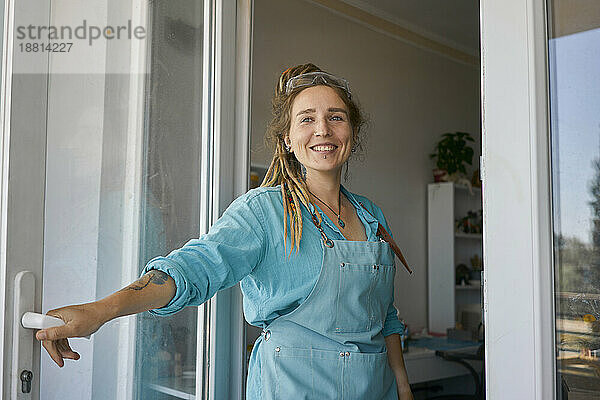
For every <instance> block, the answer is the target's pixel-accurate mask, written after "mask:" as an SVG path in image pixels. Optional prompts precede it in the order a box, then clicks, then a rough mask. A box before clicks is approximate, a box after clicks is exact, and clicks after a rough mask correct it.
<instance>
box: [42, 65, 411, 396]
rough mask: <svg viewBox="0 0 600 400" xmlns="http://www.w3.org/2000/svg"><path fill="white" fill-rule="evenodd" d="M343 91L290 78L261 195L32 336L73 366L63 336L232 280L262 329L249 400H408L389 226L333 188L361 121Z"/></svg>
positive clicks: (335, 82) (283, 81)
mask: <svg viewBox="0 0 600 400" xmlns="http://www.w3.org/2000/svg"><path fill="white" fill-rule="evenodd" d="M288 82H296V85H294V84H288ZM344 82H345V81H343V80H341V79H339V78H336V77H334V76H332V75H330V74H328V73H324V72H322V71H320V70H319V69H318V68H317V67H316V66H314V65H312V64H306V65H300V66H297V67H293V68H290V69H288V70H287V71H285V72H284V73H283V74H282V76H281V78H280V79H279V83H278V87H277V91H276V95H275V99H274V101H273V106H274V107H273V108H274V117H273V121H272V122H271V124H270V125H269V129H268V132H267V135H268V137H270V138H271V139H273V140H274V142H275V153H274V155H273V161H272V163H271V166H270V167H269V170H268V172H267V175H266V178H265V180H264V182H263V185H262V187H260V188H257V189H253V190H250V191H249V192H247V193H246V194H245V195H243V196H240V197H239V198H237V199H236V200H235V201H234V202H233V203H232V204H231V205H230V206H229V207H228V208H227V210H226V211H225V212H224V213H223V215H222V216H221V218H219V219H218V220H217V221H216V222H215V223H214V225H213V226H212V227H211V228H210V230H209V232H208V233H207V234H205V235H202V236H201V237H200V238H198V239H192V240H189V241H188V242H187V243H186V244H185V245H184V246H183V247H181V248H180V249H176V250H173V251H172V252H171V253H170V254H169V255H167V256H165V257H162V256H161V257H156V258H154V259H153V260H151V261H150V262H149V263H148V264H147V265H146V266H145V268H144V271H143V274H145V275H144V276H142V278H141V279H140V280H139V281H138V282H135V283H134V284H132V285H130V286H129V287H127V288H125V289H123V290H121V291H119V292H117V293H114V294H112V295H110V296H108V297H107V298H105V299H103V300H99V301H97V302H94V303H89V304H85V305H82V306H79V307H78V306H69V307H63V308H61V309H57V310H52V311H50V312H49V314H51V315H54V316H56V317H59V318H61V319H63V320H64V321H66V325H65V326H64V327H60V328H51V329H48V330H43V331H40V332H39V333H38V335H37V337H38V339H40V340H43V341H44V346H45V347H46V349H47V350H48V352H49V353H50V354H51V355H52V356H53V359H54V360H55V361H56V362H57V364H59V365H60V364H62V362H63V361H62V358H78V355H77V354H75V353H74V352H72V351H71V350H70V347H69V344H68V342H67V341H66V340H64V339H65V338H67V337H75V336H81V335H82V334H90V333H93V332H94V331H95V330H97V329H98V327H100V326H101V325H103V324H104V323H106V322H107V321H109V320H111V319H113V318H116V317H118V316H121V315H128V314H132V313H136V312H141V311H144V310H149V309H150V310H151V312H152V313H153V314H156V315H168V314H173V313H176V312H178V311H180V310H181V309H183V308H184V307H185V306H191V305H200V304H202V303H205V302H206V301H208V300H209V299H210V298H212V297H213V296H214V295H215V294H216V293H217V292H218V291H220V290H223V289H226V288H229V287H231V286H233V285H235V284H236V283H238V282H239V283H240V289H241V291H242V294H243V296H244V316H245V318H246V320H247V321H248V323H250V324H251V325H254V326H258V327H261V328H262V332H263V333H262V334H261V336H260V337H258V338H257V340H256V342H255V343H254V346H253V348H252V353H251V356H250V362H249V368H248V382H247V387H246V390H247V393H246V398H247V399H248V400H257V399H264V400H274V399H288V398H317V399H336V398H339V395H340V394H341V393H348V396H349V397H351V398H355V399H366V398H369V399H378V400H396V399H401V400H412V394H411V391H410V386H409V383H408V378H407V375H406V370H405V367H404V361H403V356H402V349H401V347H400V336H399V334H401V333H403V331H404V325H403V324H402V323H401V322H400V321H399V320H398V317H397V311H396V309H395V307H394V305H393V302H394V275H395V273H396V266H395V263H394V253H393V252H392V248H391V247H390V244H389V242H392V243H393V240H391V239H390V238H389V237H387V236H385V234H384V232H385V231H386V230H389V227H388V225H387V222H386V219H385V217H384V215H383V212H382V211H381V209H380V208H379V207H377V206H376V205H375V204H374V203H372V202H371V201H370V200H369V199H367V198H365V197H363V196H359V195H355V194H352V193H350V192H349V191H347V190H346V189H345V188H344V187H343V186H342V185H341V172H342V168H343V166H344V164H345V163H346V162H347V161H348V159H349V157H350V156H351V154H352V150H353V149H354V148H356V146H357V145H358V143H359V131H360V127H361V126H362V122H363V118H362V117H361V114H360V112H359V109H358V107H357V105H356V103H355V100H353V99H351V96H350V90H349V88H348V85H347V83H344ZM299 83H302V84H299ZM320 205H321V206H325V207H323V208H322V207H320ZM336 210H337V211H336ZM288 222H289V224H290V235H289V236H290V237H289V238H288V234H287V223H288ZM303 226H304V227H305V229H304V233H303V229H302V227H303ZM288 241H289V242H290V243H289V244H288ZM294 247H295V250H296V251H295V252H294V251H293V248H294ZM288 249H289V252H288V251H287V250H288ZM282 255H285V256H284V257H282ZM315 260H316V261H315ZM319 260H320V262H319Z"/></svg>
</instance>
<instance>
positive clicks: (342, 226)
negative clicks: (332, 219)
mask: <svg viewBox="0 0 600 400" xmlns="http://www.w3.org/2000/svg"><path fill="white" fill-rule="evenodd" d="M308 192H309V193H310V194H312V195H313V196H314V197H315V199H317V200H319V201H320V202H321V203H322V204H324V205H325V207H327V208H329V209H330V210H331V212H332V213H334V214H335V215H336V217H337V222H338V225H339V226H340V228H342V229H344V227H345V226H346V224H345V223H344V221H343V220H342V217H341V214H342V192H341V191H340V192H339V193H338V195H339V198H338V205H339V211H338V212H335V211H334V209H333V208H331V207H329V204H327V203H325V202H324V201H323V200H321V199H320V198H318V197H317V195H316V194H314V193H313V192H311V191H310V189H309V190H308Z"/></svg>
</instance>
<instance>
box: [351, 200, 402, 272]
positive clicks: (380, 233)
mask: <svg viewBox="0 0 600 400" xmlns="http://www.w3.org/2000/svg"><path fill="white" fill-rule="evenodd" d="M358 204H360V205H361V206H362V208H364V209H365V211H366V212H368V213H369V215H370V216H371V217H373V218H375V216H374V215H373V214H371V213H370V212H369V210H367V207H365V205H364V204H363V203H361V202H359V203H358ZM375 220H376V221H377V222H378V224H379V226H378V227H377V236H379V237H380V238H382V239H383V240H385V241H386V242H388V244H389V245H390V247H391V248H392V251H393V252H394V254H396V256H398V258H399V259H400V261H401V262H402V265H404V268H406V270H407V271H408V272H409V273H410V274H411V275H412V273H413V272H412V270H411V269H410V267H409V266H408V263H407V262H406V259H405V258H404V255H402V251H401V250H400V247H398V245H397V244H396V242H395V241H394V239H393V238H392V236H391V235H390V234H389V233H388V231H386V230H385V228H384V227H383V225H381V222H379V220H378V219H377V218H375Z"/></svg>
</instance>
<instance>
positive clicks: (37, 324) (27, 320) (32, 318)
mask: <svg viewBox="0 0 600 400" xmlns="http://www.w3.org/2000/svg"><path fill="white" fill-rule="evenodd" d="M64 324H65V323H64V322H63V320H62V319H60V318H56V317H53V316H51V315H46V314H39V313H35V312H29V311H28V312H26V313H25V314H23V317H22V318H21V325H23V328H28V329H48V328H55V327H57V326H63V325H64ZM84 337H85V338H86V339H89V338H90V337H89V335H88V336H84Z"/></svg>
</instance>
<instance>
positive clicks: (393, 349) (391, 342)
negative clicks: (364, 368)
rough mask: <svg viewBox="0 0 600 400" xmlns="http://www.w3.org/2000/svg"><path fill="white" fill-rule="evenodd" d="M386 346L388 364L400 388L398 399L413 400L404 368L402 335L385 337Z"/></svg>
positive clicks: (395, 334)
mask: <svg viewBox="0 0 600 400" xmlns="http://www.w3.org/2000/svg"><path fill="white" fill-rule="evenodd" d="M385 346H386V347H387V354H388V362H389V364H390V367H391V368H392V371H394V375H395V376H396V384H397V386H398V399H400V400H413V396H412V392H411V391H410V385H409V383H408V376H407V375H406V367H405V366H404V358H403V357H402V345H401V344H400V335H399V334H397V333H394V334H391V335H388V336H386V337H385Z"/></svg>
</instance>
